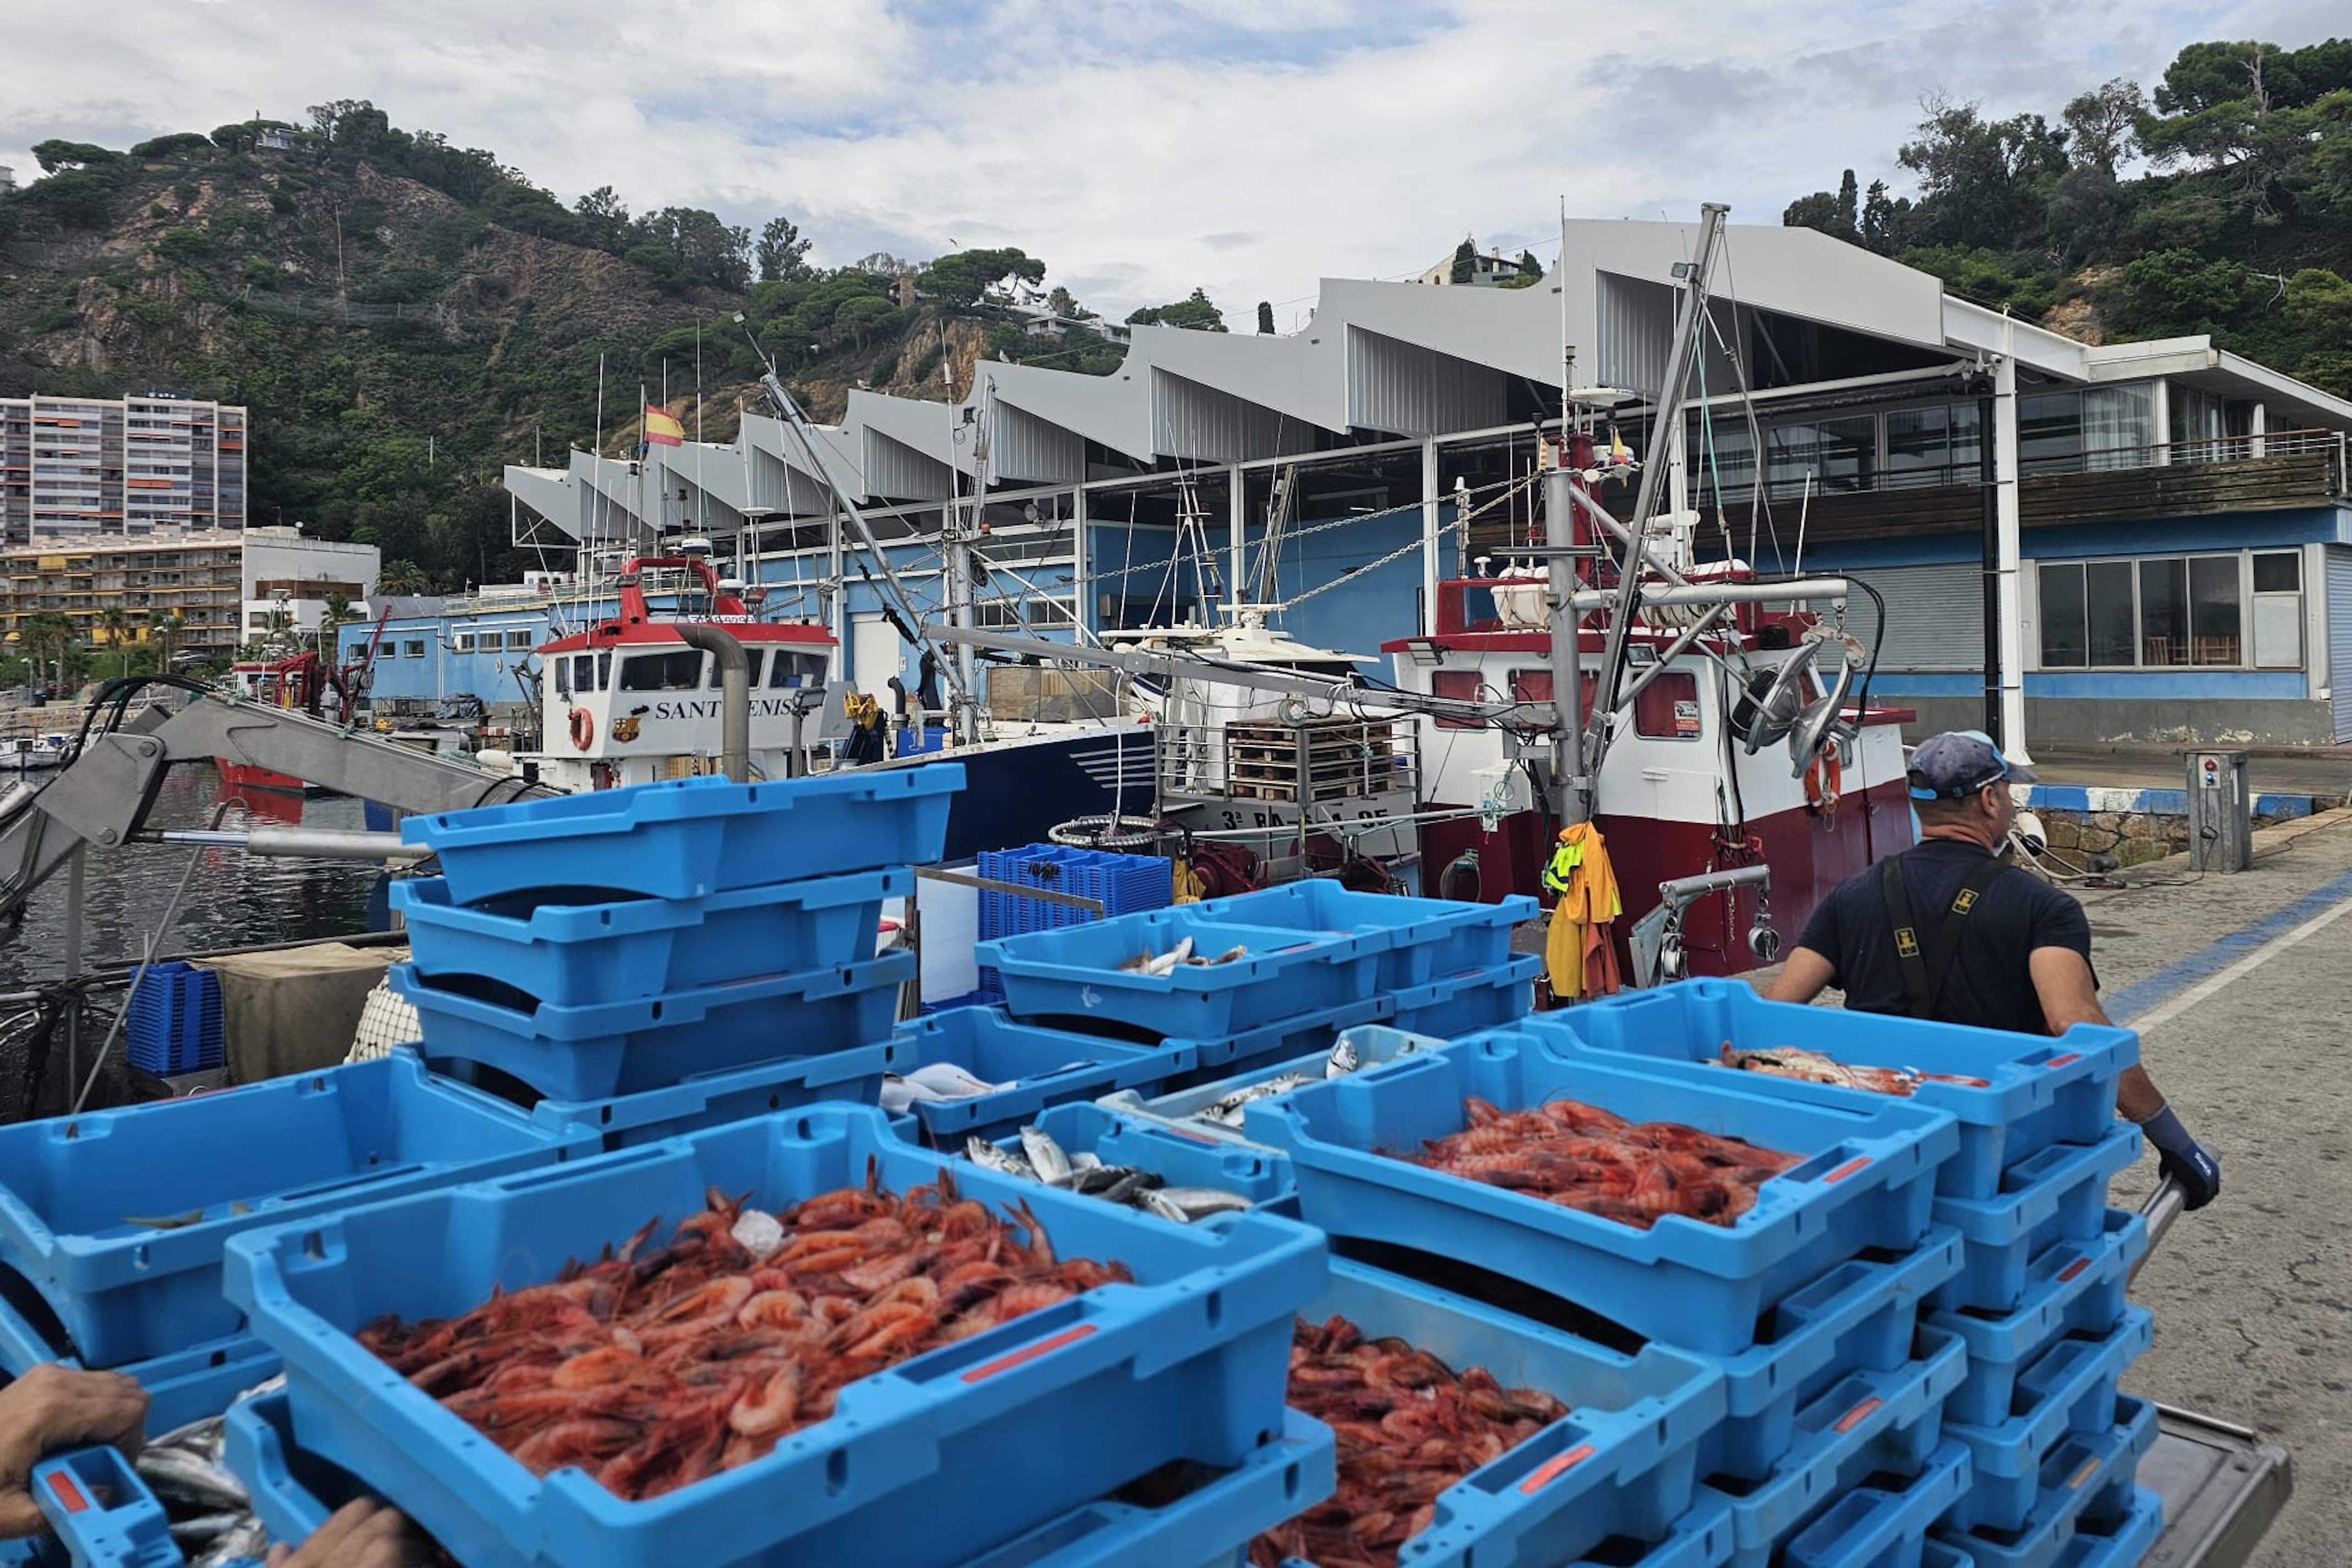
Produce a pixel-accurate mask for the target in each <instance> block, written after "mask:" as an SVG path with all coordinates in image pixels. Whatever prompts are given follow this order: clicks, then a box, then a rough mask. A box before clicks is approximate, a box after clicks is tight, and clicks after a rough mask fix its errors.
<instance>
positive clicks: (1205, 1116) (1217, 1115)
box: [1198, 1072, 1308, 1127]
mask: <svg viewBox="0 0 2352 1568" xmlns="http://www.w3.org/2000/svg"><path fill="white" fill-rule="evenodd" d="M1307 1081H1308V1079H1307V1075H1306V1074H1305V1073H1297V1072H1286V1073H1284V1074H1282V1075H1281V1076H1280V1077H1279V1078H1270V1079H1266V1080H1265V1082H1264V1083H1254V1084H1251V1085H1250V1086H1249V1087H1248V1088H1246V1089H1235V1090H1234V1092H1233V1093H1231V1094H1229V1095H1226V1096H1225V1097H1224V1098H1223V1100H1216V1101H1213V1103H1211V1104H1209V1105H1207V1106H1205V1107H1203V1108H1202V1110H1201V1111H1200V1112H1199V1113H1198V1114H1199V1115H1200V1118H1201V1120H1202V1121H1213V1122H1215V1123H1217V1124H1218V1125H1219V1126H1221V1127H1239V1126H1240V1125H1241V1124H1242V1107H1244V1106H1245V1105H1247V1104H1249V1103H1250V1102H1251V1101H1252V1100H1265V1099H1268V1098H1270V1097H1272V1096H1274V1095H1277V1094H1287V1093H1288V1092H1290V1090H1292V1089H1297V1087H1298V1086H1299V1085H1300V1084H1302V1083H1306V1082H1307Z"/></svg>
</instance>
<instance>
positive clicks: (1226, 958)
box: [1192, 946, 1249, 968]
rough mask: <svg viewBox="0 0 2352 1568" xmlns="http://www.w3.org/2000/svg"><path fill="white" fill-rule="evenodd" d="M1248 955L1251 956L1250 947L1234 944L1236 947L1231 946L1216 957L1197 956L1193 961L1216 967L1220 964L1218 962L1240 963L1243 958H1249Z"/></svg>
mask: <svg viewBox="0 0 2352 1568" xmlns="http://www.w3.org/2000/svg"><path fill="white" fill-rule="evenodd" d="M1248 956H1249V949H1248V948H1246V947H1241V946H1234V947H1229V948H1227V949H1225V951H1224V952H1221V953H1219V954H1217V956H1216V957H1214V958H1196V959H1194V960H1192V962H1193V963H1199V964H1205V965H1208V966H1209V967H1211V968H1214V967H1215V966H1216V965H1218V964H1220V963H1239V962H1240V961H1241V960H1243V959H1244V958H1247V957H1248Z"/></svg>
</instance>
